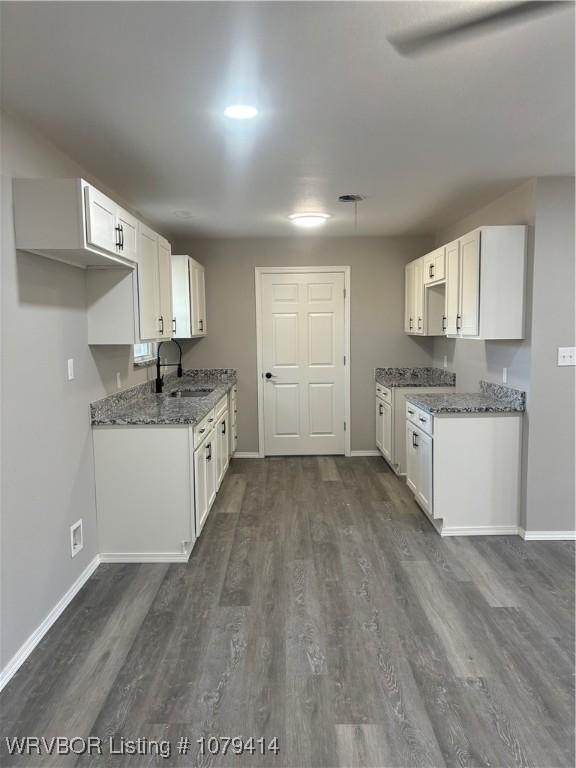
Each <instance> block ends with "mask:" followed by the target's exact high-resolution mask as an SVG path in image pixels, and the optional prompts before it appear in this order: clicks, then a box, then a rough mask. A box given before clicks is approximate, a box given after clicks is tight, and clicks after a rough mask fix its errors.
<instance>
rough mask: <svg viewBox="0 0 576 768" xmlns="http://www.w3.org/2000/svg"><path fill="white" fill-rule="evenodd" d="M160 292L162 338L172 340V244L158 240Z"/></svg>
mask: <svg viewBox="0 0 576 768" xmlns="http://www.w3.org/2000/svg"><path fill="white" fill-rule="evenodd" d="M158 292H159V302H160V315H159V317H160V336H161V338H163V339H171V338H172V329H173V327H174V317H173V314H172V255H171V248H170V243H169V242H168V241H167V240H164V238H163V237H159V238H158Z"/></svg>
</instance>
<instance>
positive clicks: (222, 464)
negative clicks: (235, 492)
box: [216, 411, 230, 488]
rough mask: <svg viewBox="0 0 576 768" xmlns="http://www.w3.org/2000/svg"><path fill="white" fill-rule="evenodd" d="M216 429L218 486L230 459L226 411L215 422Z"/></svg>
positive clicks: (228, 422)
mask: <svg viewBox="0 0 576 768" xmlns="http://www.w3.org/2000/svg"><path fill="white" fill-rule="evenodd" d="M216 429H217V435H218V483H217V486H218V488H219V487H220V484H221V482H222V480H223V479H224V475H225V474H226V470H227V469H228V464H229V460H230V419H229V415H228V411H224V413H223V414H222V416H220V418H219V419H218V424H216Z"/></svg>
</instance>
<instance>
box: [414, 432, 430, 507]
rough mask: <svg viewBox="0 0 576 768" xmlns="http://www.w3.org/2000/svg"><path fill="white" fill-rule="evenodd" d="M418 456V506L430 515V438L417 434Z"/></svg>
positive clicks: (423, 434)
mask: <svg viewBox="0 0 576 768" xmlns="http://www.w3.org/2000/svg"><path fill="white" fill-rule="evenodd" d="M416 453H417V454H418V490H417V494H416V495H417V498H418V501H419V502H420V506H421V507H422V508H423V509H425V510H426V512H428V514H430V515H432V438H431V437H430V436H429V435H426V434H425V433H424V432H419V433H418V436H417V438H416Z"/></svg>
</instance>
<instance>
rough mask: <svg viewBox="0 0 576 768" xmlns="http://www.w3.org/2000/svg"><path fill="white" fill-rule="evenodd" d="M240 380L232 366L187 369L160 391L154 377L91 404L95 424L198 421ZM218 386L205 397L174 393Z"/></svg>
mask: <svg viewBox="0 0 576 768" xmlns="http://www.w3.org/2000/svg"><path fill="white" fill-rule="evenodd" d="M235 384H236V371H235V370H233V369H232V368H204V369H200V370H187V371H184V375H183V376H182V378H178V377H177V376H175V375H173V374H171V375H168V376H165V377H164V392H163V393H162V394H159V395H157V394H156V393H155V392H154V391H153V389H154V381H148V382H146V383H145V384H139V385H138V386H136V387H131V388H130V389H127V390H124V391H123V392H118V393H115V394H113V395H109V396H108V397H104V398H102V399H101V400H96V401H95V402H94V403H92V404H91V405H90V413H91V418H92V425H93V426H100V425H110V424H117V425H128V424H134V425H143V424H150V425H154V424H197V423H198V422H199V421H201V420H202V419H203V418H204V416H206V414H207V413H208V412H209V411H210V410H212V408H214V406H215V405H216V403H217V402H218V401H219V400H220V398H221V397H223V395H225V394H226V393H227V392H229V391H230V389H232V387H233V386H234V385H235ZM204 387H206V388H212V387H213V388H214V389H213V391H212V392H210V393H209V394H208V395H205V396H204V397H171V395H170V393H171V392H173V391H174V390H179V389H200V388H204Z"/></svg>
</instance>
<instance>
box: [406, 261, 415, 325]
mask: <svg viewBox="0 0 576 768" xmlns="http://www.w3.org/2000/svg"><path fill="white" fill-rule="evenodd" d="M413 329H414V262H413V261H411V262H410V263H409V264H406V267H405V269H404V331H405V332H406V333H412V331H413Z"/></svg>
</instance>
